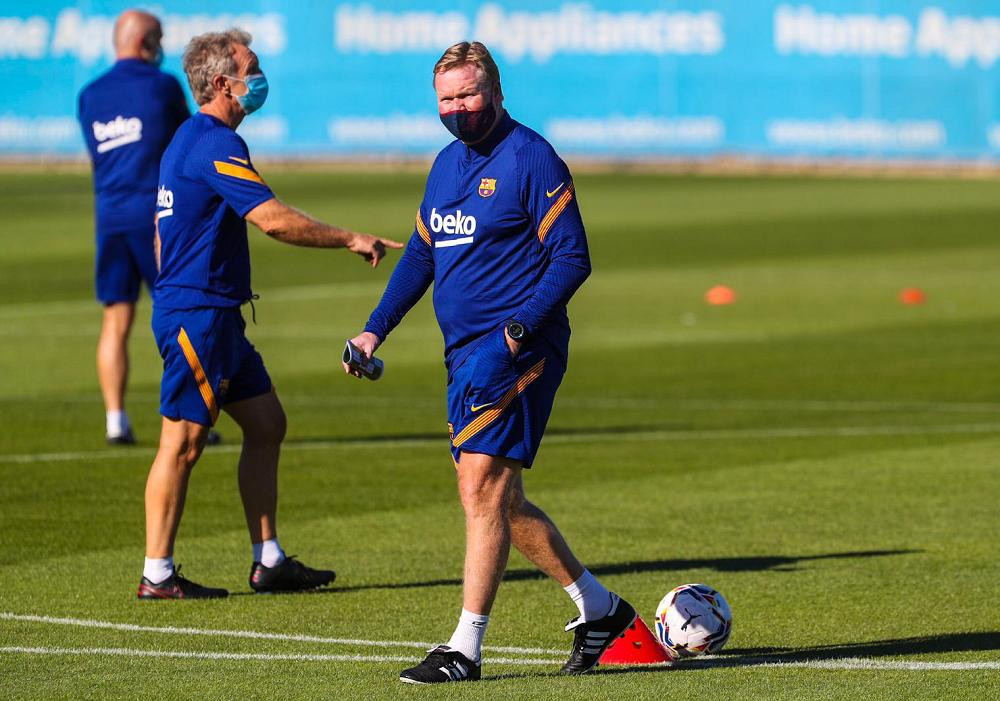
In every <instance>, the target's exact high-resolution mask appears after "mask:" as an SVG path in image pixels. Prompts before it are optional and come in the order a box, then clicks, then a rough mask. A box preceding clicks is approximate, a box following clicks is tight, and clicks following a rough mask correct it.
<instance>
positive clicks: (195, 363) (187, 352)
mask: <svg viewBox="0 0 1000 701" xmlns="http://www.w3.org/2000/svg"><path fill="white" fill-rule="evenodd" d="M177 342H178V343H179V344H180V345H181V350H182V351H184V357H185V358H186V359H187V362H188V365H190V366H191V372H193V373H194V379H195V382H197V383H198V391H199V392H201V398H202V400H203V401H204V402H205V406H206V407H208V413H209V415H210V416H211V417H212V425H213V426H214V425H215V422H216V421H217V420H218V419H219V405H218V404H216V402H215V392H213V391H212V385H211V383H210V382H209V381H208V376H206V375H205V369H204V368H202V366H201V361H200V360H198V354H197V353H196V352H195V350H194V346H193V345H191V339H190V338H188V335H187V331H185V330H184V327H183V326H182V327H181V332H180V333H179V334H177Z"/></svg>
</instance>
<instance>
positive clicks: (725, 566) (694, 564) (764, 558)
mask: <svg viewBox="0 0 1000 701" xmlns="http://www.w3.org/2000/svg"><path fill="white" fill-rule="evenodd" d="M918 552H920V551H919V550H862V551H855V552H844V553H825V554H822V555H759V556H756V557H718V558H705V559H674V560H633V561H629V562H618V563H609V564H604V565H595V566H593V567H590V568H589V569H590V571H591V572H593V573H594V574H595V575H598V576H601V575H612V574H636V573H644V572H673V571H679V570H697V569H711V570H715V571H716V572H762V571H765V570H773V571H776V572H793V571H795V570H796V569H797V567H796V565H798V564H799V563H802V562H811V561H815V560H839V559H856V558H869V557H890V556H895V555H911V554H914V553H918ZM545 578H546V576H545V575H544V574H542V573H541V572H540V571H538V570H536V569H516V570H507V572H506V574H504V576H503V581H505V582H521V581H526V580H537V579H545ZM461 585H462V580H461V579H457V578H456V579H428V580H425V581H422V582H395V583H388V584H362V585H358V586H353V587H340V588H338V589H337V591H342V592H351V591H365V590H367V589H419V588H422V587H457V586H461Z"/></svg>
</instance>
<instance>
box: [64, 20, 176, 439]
mask: <svg viewBox="0 0 1000 701" xmlns="http://www.w3.org/2000/svg"><path fill="white" fill-rule="evenodd" d="M162 36H163V32H162V30H161V28H160V22H159V20H158V19H156V17H154V16H153V15H151V14H149V13H148V12H140V11H138V10H127V11H125V12H123V13H122V14H121V16H119V17H118V20H117V22H115V29H114V47H115V58H116V61H115V64H114V66H113V67H112V68H111V69H110V70H108V71H107V72H106V73H104V74H103V75H102V76H100V77H99V78H97V79H96V80H94V81H93V82H91V83H90V84H89V85H87V86H86V87H85V88H84V89H83V91H82V92H81V93H80V96H79V99H78V112H77V114H78V117H79V120H80V126H81V127H82V129H83V136H84V140H85V141H86V144H87V150H88V151H89V153H90V158H91V161H92V163H93V171H94V194H95V207H94V210H95V214H96V229H97V257H96V266H95V269H96V275H95V278H96V287H97V298H98V300H100V302H101V303H102V304H103V305H104V317H103V322H102V325H101V335H100V340H99V341H98V344H97V376H98V380H99V381H100V385H101V392H102V394H103V395H104V407H105V412H106V427H105V428H106V433H105V435H106V438H107V441H108V443H111V444H125V445H127V444H132V443H134V442H135V436H134V434H133V432H132V427H131V425H130V422H129V419H128V414H127V413H126V412H125V387H126V383H127V381H128V367H129V359H128V337H129V333H130V331H131V329H132V321H133V319H134V318H135V304H136V301H137V300H138V298H139V288H140V287H141V285H142V281H143V280H145V282H146V286H147V288H148V289H150V290H152V289H153V283H154V282H155V280H156V259H155V256H154V253H153V215H154V209H155V203H156V178H157V174H158V173H159V169H160V156H162V155H163V150H164V149H165V148H166V147H167V144H169V143H170V139H171V138H172V137H173V135H174V132H175V131H176V130H177V127H179V126H180V125H181V123H182V122H183V121H184V120H185V119H187V118H188V115H189V112H188V107H187V101H186V100H185V99H184V92H183V91H182V90H181V86H180V83H178V82H177V79H176V78H174V77H173V76H172V75H169V74H167V73H163V72H162V71H160V69H159V68H158V66H159V65H160V62H161V61H162V60H163V49H162V48H161V46H160V40H161V38H162Z"/></svg>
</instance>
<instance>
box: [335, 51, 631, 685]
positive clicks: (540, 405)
mask: <svg viewBox="0 0 1000 701" xmlns="http://www.w3.org/2000/svg"><path fill="white" fill-rule="evenodd" d="M434 90H435V92H436V93H437V101H438V112H439V114H440V117H441V121H442V122H443V123H444V125H445V126H446V127H447V129H448V130H449V131H450V132H451V133H452V134H453V135H454V136H455V138H456V140H455V141H453V142H452V143H451V144H450V145H448V146H447V147H446V148H445V149H444V150H443V151H441V153H440V154H438V157H437V159H436V160H435V161H434V165H433V166H432V167H431V172H430V175H429V176H428V178H427V187H426V190H425V192H424V199H423V202H422V203H421V204H420V208H419V210H418V211H417V216H416V222H415V228H414V232H413V235H412V236H411V238H410V242H409V244H408V245H407V247H406V252H405V253H404V254H403V257H402V258H401V259H400V261H399V265H397V266H396V269H395V271H394V272H393V275H392V279H391V280H390V281H389V285H388V287H387V288H386V291H385V294H384V295H383V297H382V301H381V302H380V303H379V305H378V307H377V308H376V309H375V311H374V312H372V314H371V317H370V318H369V320H368V323H367V324H366V326H365V330H364V332H362V333H361V334H360V335H358V336H357V337H356V338H354V339H352V342H353V343H354V345H355V346H357V347H358V348H359V349H360V350H361V351H362V352H363V353H364V354H365V355H366V356H368V357H370V356H371V355H372V354H373V353H374V352H375V349H376V348H377V347H378V346H379V345H380V344H381V343H382V342H383V341H385V338H386V336H387V335H388V334H389V332H390V331H392V329H393V328H394V327H395V326H396V325H397V324H399V322H400V321H401V320H402V318H403V316H404V315H405V314H406V313H407V312H408V311H409V310H410V308H412V307H413V305H414V304H416V302H417V300H419V299H420V297H421V296H422V295H423V294H424V292H425V291H426V290H427V288H428V286H429V285H430V284H431V282H433V283H434V310H435V312H436V314H437V318H438V323H439V324H440V326H441V331H442V333H443V334H444V340H445V365H446V366H447V369H448V428H449V432H450V434H451V435H450V438H451V453H452V459H453V460H454V464H455V470H456V474H457V478H458V492H459V497H460V499H461V501H462V506H463V508H464V510H465V523H466V552H465V580H464V586H463V593H462V613H461V616H460V617H459V621H458V625H457V627H456V628H455V631H454V633H453V634H452V636H451V639H450V640H449V641H448V642H447V644H445V645H441V646H438V647H437V648H435V649H434V650H432V651H431V653H430V655H428V657H427V658H426V659H425V660H424V661H423V662H422V663H421V664H419V665H417V666H416V667H412V668H410V669H407V670H404V671H403V672H402V673H401V674H400V679H401V680H402V681H404V682H407V683H412V684H435V683H441V682H453V681H470V680H476V679H479V678H480V675H481V669H480V651H481V648H482V641H483V636H484V634H485V631H486V627H487V625H488V624H489V614H490V609H491V608H492V606H493V600H494V597H495V596H496V592H497V588H498V586H499V584H500V580H501V577H502V575H503V572H504V569H505V568H506V566H507V556H508V553H509V551H510V545H511V543H513V545H514V546H515V547H516V548H517V549H518V550H520V551H521V553H522V554H523V555H524V556H525V557H526V558H528V560H530V561H531V562H532V563H534V564H535V565H536V566H537V567H538V568H539V569H541V570H542V571H543V572H545V573H546V574H547V575H549V576H550V577H552V578H553V579H555V580H556V581H558V582H559V584H560V585H562V586H563V588H564V589H565V590H566V593H567V594H568V595H569V596H570V598H571V599H572V600H573V602H574V603H575V604H576V605H577V608H578V610H579V616H577V617H576V618H574V619H573V620H571V621H570V622H569V624H568V625H567V626H566V630H567V631H573V633H574V642H573V650H572V652H571V654H570V658H569V660H568V661H567V662H566V664H565V665H563V667H562V673H563V674H581V673H583V672H587V671H588V670H590V669H591V668H592V667H593V666H594V665H596V664H597V661H598V660H599V659H600V657H601V654H602V653H603V652H604V650H605V649H606V648H607V646H608V645H609V644H610V643H611V642H613V641H614V639H615V638H616V637H617V636H618V635H619V634H621V633H622V632H624V631H625V629H626V628H627V627H628V626H630V625H631V624H632V623H633V622H634V620H635V617H636V614H635V610H634V609H633V608H632V606H631V605H629V603H628V602H626V601H625V600H623V599H621V598H620V597H619V596H618V595H617V594H614V593H612V592H609V591H608V590H607V589H605V588H604V586H602V585H601V583H600V582H598V581H597V579H596V578H595V577H594V576H593V575H592V574H591V573H590V572H589V571H587V570H586V568H584V567H583V565H582V564H580V562H579V561H578V560H577V559H576V557H575V556H574V555H573V553H572V551H571V550H570V548H569V546H568V545H567V544H566V541H565V540H564V539H563V537H562V535H561V534H560V533H559V530H558V529H557V528H556V526H555V524H554V523H553V522H552V521H551V520H550V519H549V518H548V516H546V515H545V513H544V512H543V511H542V510H541V509H539V508H538V507H537V506H535V505H534V504H532V503H531V502H529V501H527V500H526V499H525V496H524V487H523V481H522V471H523V470H525V469H527V468H530V467H531V466H532V462H533V461H534V458H535V453H536V452H537V450H538V447H539V444H540V443H541V439H542V434H543V432H544V431H545V424H546V422H547V421H548V418H549V413H550V411H551V409H552V403H553V400H554V399H555V393H556V390H557V388H558V387H559V383H560V381H561V380H562V377H563V373H564V372H565V370H566V360H567V355H568V352H569V335H570V330H569V321H568V319H567V316H566V303H567V302H568V301H569V299H570V297H572V296H573V293H574V292H575V291H576V290H577V288H578V287H579V286H580V285H581V284H582V283H583V281H584V280H585V279H586V278H587V276H588V275H589V274H590V257H589V254H588V251H587V239H586V234H585V232H584V228H583V221H582V220H581V218H580V210H579V208H578V207H577V203H576V192H575V190H574V187H573V179H572V176H571V175H570V173H569V170H568V169H567V167H566V164H565V163H563V161H562V160H561V159H560V158H559V156H558V155H556V153H555V151H554V150H553V149H552V147H551V146H550V145H549V144H548V142H547V141H545V139H543V138H542V137H541V136H539V135H538V134H537V133H535V132H534V131H532V130H531V129H528V128H527V127H525V126H524V125H522V124H519V123H518V122H516V121H514V119H512V118H511V117H510V115H508V114H507V112H506V110H505V109H504V107H503V91H502V89H501V87H500V73H499V71H498V69H497V66H496V63H494V61H493V58H492V57H491V56H490V53H489V51H488V50H487V49H486V47H485V46H483V45H482V44H481V43H478V42H475V43H471V44H470V43H468V42H462V43H459V44H455V45H454V46H452V47H451V48H449V49H448V50H447V51H445V52H444V55H443V56H442V57H441V59H440V60H439V61H438V62H437V64H436V65H435V66H434ZM344 369H345V371H347V372H349V373H352V374H358V373H357V371H354V370H352V368H351V367H349V366H347V365H345V366H344Z"/></svg>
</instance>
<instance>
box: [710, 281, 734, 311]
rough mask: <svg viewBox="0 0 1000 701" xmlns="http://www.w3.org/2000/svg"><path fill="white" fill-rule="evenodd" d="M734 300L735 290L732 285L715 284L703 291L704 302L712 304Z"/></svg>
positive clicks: (728, 302) (723, 303)
mask: <svg viewBox="0 0 1000 701" xmlns="http://www.w3.org/2000/svg"><path fill="white" fill-rule="evenodd" d="M735 301H736V292H734V291H733V288H732V287H726V286H725V285H716V286H715V287H712V288H711V289H709V290H708V292H706V293H705V302H706V303H708V304H711V305H712V306H720V305H725V304H732V303H733V302H735Z"/></svg>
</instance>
